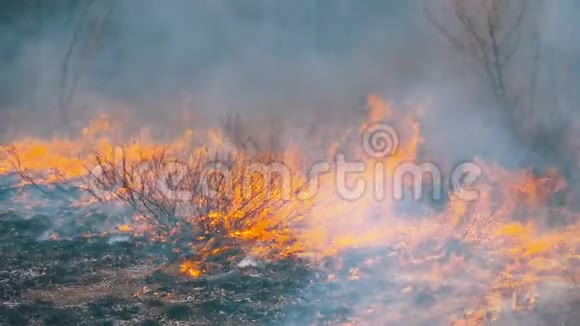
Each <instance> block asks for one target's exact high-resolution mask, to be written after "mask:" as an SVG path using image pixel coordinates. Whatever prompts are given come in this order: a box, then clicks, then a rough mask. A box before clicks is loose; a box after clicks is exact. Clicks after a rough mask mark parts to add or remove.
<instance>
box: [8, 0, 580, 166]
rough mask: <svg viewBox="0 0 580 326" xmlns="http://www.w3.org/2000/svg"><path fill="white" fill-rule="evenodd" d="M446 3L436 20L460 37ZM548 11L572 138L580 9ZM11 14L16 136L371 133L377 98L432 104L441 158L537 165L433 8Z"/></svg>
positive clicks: (361, 5) (549, 100)
mask: <svg viewBox="0 0 580 326" xmlns="http://www.w3.org/2000/svg"><path fill="white" fill-rule="evenodd" d="M445 3H446V2H445V1H439V2H436V3H435V6H434V7H435V13H436V14H437V15H438V16H439V17H441V19H442V21H444V22H450V25H449V26H450V28H454V26H456V24H453V15H452V14H451V13H450V10H449V8H448V7H447V6H445ZM534 3H535V4H536V6H535V7H534V8H535V10H536V12H535V15H536V16H535V18H534V19H535V21H536V22H537V26H539V28H538V29H539V31H540V33H539V35H540V38H539V40H540V41H539V44H541V56H538V58H537V60H539V62H540V64H539V67H540V68H539V69H538V71H539V72H538V76H539V77H538V87H537V88H538V89H539V91H538V94H537V95H536V97H537V98H538V100H537V103H538V104H536V105H535V107H536V108H535V111H534V112H535V113H533V115H534V117H533V119H535V120H538V121H542V122H541V124H542V125H544V126H545V129H546V130H550V131H551V130H558V129H562V128H563V125H564V124H571V125H574V122H575V121H576V120H578V119H577V116H578V114H576V112H577V111H579V110H578V107H577V103H579V102H578V97H579V95H578V92H577V91H576V89H577V85H578V81H579V80H580V79H579V78H580V56H579V55H578V54H579V49H578V47H579V45H580V42H578V41H579V37H580V36H579V34H578V27H579V23H578V21H580V19H578V18H579V17H578V16H579V15H580V14H578V13H579V12H580V11H579V10H578V9H580V5H579V4H578V3H577V1H572V0H568V1H566V0H562V1H554V2H548V1H536V2H534ZM0 8H2V10H3V14H2V15H1V16H0V17H1V20H0V24H1V29H0V47H1V57H0V60H1V61H0V69H1V70H0V71H1V73H0V115H1V119H0V128H2V129H1V132H0V136H1V137H3V139H8V138H9V137H14V136H15V135H19V134H39V135H44V136H47V135H49V134H54V133H55V130H56V133H61V132H64V130H77V129H78V128H80V127H82V126H83V124H84V123H85V122H86V121H87V119H90V117H92V116H94V115H95V114H97V113H98V112H101V111H103V112H109V113H111V114H112V115H113V116H114V117H117V116H118V118H119V119H127V120H131V121H133V122H134V123H135V124H139V125H153V126H155V127H157V128H160V129H168V130H175V129H177V128H175V127H176V126H177V127H179V128H184V127H204V126H209V125H213V124H215V123H216V121H217V119H219V118H220V117H223V116H224V115H225V114H227V113H231V112H237V113H240V114H241V116H242V117H243V118H244V120H246V121H249V122H248V123H249V124H253V128H254V129H255V130H256V131H257V132H258V133H260V132H261V131H263V129H264V128H267V127H268V126H267V121H271V120H279V121H283V124H287V125H291V126H292V128H293V130H302V128H303V129H304V130H305V132H304V133H303V134H305V133H306V130H308V129H309V128H310V129H311V128H316V126H321V125H330V126H337V127H339V126H343V125H354V124H356V123H358V122H359V121H360V120H361V119H363V115H364V113H362V111H364V108H365V102H364V99H365V97H366V96H367V94H369V93H371V92H374V93H378V94H380V95H381V96H383V98H385V99H386V100H388V101H391V102H393V103H395V104H397V103H410V104H411V105H413V103H423V104H424V103H428V105H423V106H425V111H426V114H425V118H424V129H425V133H426V136H427V138H428V139H429V141H428V143H430V144H431V146H432V148H433V150H435V151H441V152H443V153H448V154H449V155H452V156H453V157H457V158H462V157H464V156H470V155H472V154H473V153H479V154H483V155H490V156H492V157H498V156H500V157H504V156H510V157H511V158H515V159H514V161H518V162H519V161H520V160H524V161H525V160H528V159H529V157H534V154H533V153H532V154H530V150H529V149H528V148H527V147H526V146H523V145H521V144H520V142H521V140H520V139H518V138H517V137H515V136H514V135H513V130H510V128H509V127H506V126H505V125H503V124H502V123H501V120H502V112H501V110H500V109H498V108H497V107H496V105H495V104H494V101H493V100H491V92H490V91H489V90H488V89H487V88H486V81H485V80H484V78H482V74H481V71H480V69H479V68H478V67H477V65H476V64H474V63H473V61H472V60H470V58H469V57H468V56H466V55H464V54H462V53H460V52H458V51H456V50H455V49H453V48H452V47H451V46H450V45H449V43H448V42H446V40H445V38H443V37H442V36H441V35H440V33H438V32H437V31H436V30H435V29H434V28H433V26H432V25H431V24H430V23H429V22H428V21H427V20H426V19H425V15H424V12H423V1H418V0H416V1H394V0H391V1H370V0H359V1H345V0H336V1H331V0H315V1H267V0H247V1H233V0H232V1H227V0H214V1H201V0H197V1H190V0H171V1H160V0H143V1H138V0H122V1H105V0H103V1H93V2H91V1H81V2H77V1H71V0H58V1H52V2H48V1H47V2H43V1H32V0H28V1H22V0H20V1H17V0H10V1H8V0H4V1H3V2H2V4H1V5H0ZM524 26H525V27H524V28H529V25H524ZM524 34H525V33H524ZM535 44H536V43H535ZM530 53H531V46H530V45H529V44H528V43H526V39H525V37H524V40H523V42H522V46H521V51H519V52H518V53H517V56H518V59H517V60H516V62H517V63H518V65H515V67H514V68H512V69H513V70H515V71H516V72H517V73H516V74H515V75H516V78H515V79H516V81H515V83H517V82H518V78H519V80H520V81H525V80H526V79H529V72H528V71H527V70H526V69H528V68H526V66H525V64H526V63H527V62H529V61H530V60H531V54H530ZM520 63H521V65H519V64H520ZM519 71H521V74H520V73H519ZM128 112H129V113H128ZM128 116H130V118H128ZM528 118H530V117H528V116H523V117H522V121H524V120H526V119H528ZM530 119H531V118H530ZM64 120H66V123H65V121H64ZM302 136H304V135H302ZM304 138H307V137H305V136H304ZM572 138H573V137H572ZM560 140H561V141H562V142H564V141H567V140H565V139H560V138H559V141H560ZM531 152H533V151H531ZM540 156H542V155H540Z"/></svg>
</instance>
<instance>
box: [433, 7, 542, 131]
mask: <svg viewBox="0 0 580 326" xmlns="http://www.w3.org/2000/svg"><path fill="white" fill-rule="evenodd" d="M429 3H431V4H432V3H433V2H425V3H424V4H425V5H424V9H425V14H426V17H427V20H428V21H429V22H430V23H431V25H432V26H433V27H435V29H436V30H437V31H438V32H439V33H440V34H441V35H442V36H443V37H444V38H445V39H446V40H447V41H448V42H449V43H450V44H451V45H452V46H453V48H455V49H456V50H458V51H460V52H462V53H464V54H465V55H467V56H468V57H469V58H471V59H472V60H473V61H474V62H476V63H477V64H478V65H479V66H480V68H481V69H482V71H483V73H484V75H485V77H486V79H487V80H488V82H489V85H490V86H491V90H492V91H493V94H494V95H495V97H496V99H497V101H498V104H499V105H500V107H502V108H503V109H504V110H507V111H508V112H506V113H507V114H508V118H509V119H511V121H510V122H512V123H514V124H515V123H516V120H515V119H516V118H517V114H516V112H515V111H516V110H517V109H516V108H517V107H518V106H519V103H520V100H521V96H522V95H521V93H522V92H515V91H514V90H513V89H510V78H509V77H510V70H509V68H510V66H511V65H512V64H514V55H515V54H516V52H517V50H518V48H520V47H521V42H522V39H523V38H524V35H523V32H524V31H525V30H524V28H523V26H524V21H525V20H526V18H527V17H529V16H530V12H531V10H530V7H531V5H532V3H531V0H470V1H467V0H448V1H447V3H446V5H448V6H449V9H450V10H451V13H452V16H453V20H454V21H455V24H456V25H458V27H459V28H453V25H452V23H451V22H450V23H449V24H445V23H443V21H444V20H446V21H449V20H448V19H447V17H436V14H435V13H434V10H433V6H432V5H430V4H429ZM438 3H440V2H438ZM533 71H535V69H533ZM529 80H530V81H531V82H532V83H534V82H535V79H534V77H532V78H529ZM530 86H531V85H530ZM528 90H530V89H529V88H528ZM514 127H516V126H514Z"/></svg>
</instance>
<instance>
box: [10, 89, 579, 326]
mask: <svg viewBox="0 0 580 326" xmlns="http://www.w3.org/2000/svg"><path fill="white" fill-rule="evenodd" d="M368 103H369V106H370V110H369V117H368V120H367V121H365V122H363V123H362V125H361V126H360V128H358V129H353V130H354V131H350V132H349V133H348V134H347V135H345V136H344V137H343V139H340V140H337V141H335V142H334V143H332V144H328V148H329V149H328V151H327V153H328V156H329V157H328V159H329V161H330V162H335V158H336V155H337V154H338V153H340V151H343V150H344V149H345V148H347V149H348V152H349V153H350V154H351V155H352V157H350V160H353V161H354V160H356V161H358V162H363V163H365V165H366V166H381V167H382V168H383V173H384V175H383V177H389V176H393V175H394V174H395V171H396V169H397V168H398V167H399V166H400V165H401V164H403V163H405V162H416V161H418V160H419V156H420V155H419V152H420V148H421V146H423V144H424V140H423V139H422V137H421V127H420V123H419V121H418V119H417V117H415V116H411V115H403V114H400V113H399V112H397V111H396V110H395V109H394V108H392V107H391V106H390V105H389V104H388V103H387V102H385V101H383V100H382V99H381V98H380V97H378V96H376V95H371V96H370V97H369V99H368ZM377 122H387V123H389V124H391V125H393V126H396V127H397V129H398V130H400V131H401V134H400V135H399V137H400V139H399V144H398V147H397V150H396V151H394V152H393V153H391V155H389V156H387V157H384V158H376V157H369V155H367V153H365V152H364V151H362V150H361V149H360V148H358V147H357V146H355V145H353V143H352V142H349V139H352V138H357V137H358V136H359V133H361V132H364V130H366V128H368V126H370V125H372V124H373V123H377ZM115 128H118V126H115V124H114V123H111V121H110V120H109V119H107V118H106V117H104V116H103V117H100V118H98V119H96V120H95V121H93V122H91V123H90V125H89V126H88V127H87V128H85V129H83V131H82V135H81V136H80V138H78V139H66V138H63V139H51V140H40V139H32V138H24V139H20V140H17V141H15V142H13V143H12V144H10V146H6V147H4V148H0V174H2V173H9V172H12V171H21V172H22V171H24V172H26V174H27V175H31V176H33V179H32V180H33V181H34V182H36V183H38V184H41V183H54V182H61V181H63V180H66V181H70V180H78V179H83V178H87V177H91V175H90V173H89V171H91V167H94V166H96V165H98V164H99V163H101V165H103V162H106V163H112V164H116V165H119V166H122V167H123V170H122V171H121V172H116V173H118V175H117V176H116V177H120V178H121V179H123V181H124V182H123V185H122V186H120V187H119V188H118V189H116V190H115V191H116V197H115V198H121V199H122V201H125V202H128V201H129V202H130V201H131V200H136V199H135V198H139V197H138V196H140V195H142V194H146V195H148V196H151V198H156V200H158V202H156V203H161V206H163V205H165V206H163V207H161V208H171V209H172V210H171V209H170V210H169V211H170V213H168V214H167V215H163V216H161V215H162V214H161V213H159V214H160V216H157V217H156V219H152V218H151V216H150V215H151V214H153V210H151V209H150V208H149V210H145V211H144V212H143V211H142V212H140V213H139V214H137V215H135V216H136V217H135V218H134V219H133V221H132V222H131V223H127V224H122V225H119V226H118V227H117V230H118V231H120V232H138V231H139V232H140V234H144V233H151V234H153V233H157V234H159V237H158V238H157V239H158V240H162V241H170V240H169V239H172V238H174V237H176V236H185V234H186V233H188V232H193V234H194V236H193V237H192V239H191V246H192V247H193V248H194V250H193V251H194V252H195V258H193V259H188V260H185V261H183V262H181V264H180V268H179V271H180V272H181V273H183V274H185V275H187V276H189V277H193V278H199V277H202V276H204V275H205V274H207V273H209V270H210V269H211V268H208V267H207V266H206V265H205V261H207V260H208V258H210V257H216V256H219V255H223V254H224V252H227V251H228V250H229V248H230V247H233V246H241V247H242V248H243V250H244V251H245V254H247V255H251V256H253V257H258V258H263V259H283V258H286V257H291V256H301V257H307V258H309V259H312V261H313V262H318V261H321V260H323V259H324V258H328V257H337V256H340V254H341V253H343V252H345V251H347V250H351V249H359V250H362V249H369V248H386V249H388V252H390V256H389V257H388V259H389V260H392V261H393V262H395V263H396V264H395V265H396V267H395V269H396V275H398V276H397V277H399V278H400V281H401V282H402V283H403V286H402V287H401V289H400V290H399V291H400V293H401V294H404V295H406V296H411V295H413V294H414V293H416V292H417V291H433V292H437V290H440V289H442V288H445V289H447V290H448V291H455V292H456V295H459V296H464V297H469V298H474V297H476V298H479V300H471V299H470V301H469V302H468V303H465V302H462V303H457V302H455V301H456V300H455V301H454V300H453V299H454V298H453V296H454V294H450V295H449V296H448V299H445V298H441V299H440V300H442V302H443V303H441V304H438V305H434V306H433V308H432V310H433V311H429V312H428V311H425V312H424V313H432V314H433V315H434V316H438V317H440V318H443V319H445V318H449V317H448V316H453V317H451V320H449V322H451V323H452V324H456V325H461V324H465V325H470V324H472V323H482V322H483V321H485V320H486V319H494V318H496V317H497V316H498V315H499V314H500V313H501V312H502V311H504V310H506V309H508V310H509V309H511V310H513V311H519V310H526V309H532V307H533V306H534V304H535V303H536V302H537V300H538V298H539V297H541V295H542V294H541V292H539V290H538V289H539V287H540V285H542V284H545V283H549V282H563V281H564V278H565V273H566V272H571V273H572V275H573V277H578V274H580V272H579V271H578V270H577V266H578V261H579V260H580V258H579V257H580V256H579V255H578V245H579V241H580V240H579V237H578V234H580V223H579V219H578V215H577V213H576V212H575V211H573V210H572V209H568V208H567V205H566V206H563V205H562V206H551V205H550V200H551V199H552V198H553V197H554V196H555V195H557V194H558V193H560V192H562V191H565V190H566V186H567V185H566V180H564V178H563V177H562V176H561V175H560V174H559V173H558V172H557V171H554V170H549V171H546V173H545V174H544V175H541V176H535V175H534V174H533V173H531V171H527V170H523V171H512V170H508V169H505V168H503V167H501V166H499V165H497V164H490V163H487V162H483V161H481V160H476V162H477V163H478V164H479V165H480V166H482V167H483V170H484V171H485V173H484V177H483V179H482V180H481V182H480V183H479V184H478V186H477V189H478V191H479V198H478V199H477V200H475V201H464V200H461V199H459V198H453V197H451V198H449V200H448V201H447V202H446V204H445V207H443V208H441V209H439V210H434V209H432V210H427V211H426V213H422V215H421V216H412V214H403V213H401V212H400V211H398V207H399V206H401V203H400V202H398V201H396V200H394V199H393V197H392V194H388V193H387V194H385V196H383V197H384V198H383V199H382V200H377V199H376V198H375V197H374V196H373V194H372V193H371V192H365V193H364V194H362V196H360V198H357V199H356V200H345V199H344V198H341V196H340V194H338V193H337V191H336V189H337V187H338V185H337V174H336V172H335V171H333V170H332V169H329V171H328V172H327V173H324V174H321V175H318V180H317V181H318V182H317V187H316V189H306V188H305V186H306V185H308V183H309V182H310V181H312V179H310V178H311V176H309V175H307V174H306V173H305V171H304V169H303V166H301V162H303V156H304V154H303V153H302V152H301V151H300V148H299V146H298V145H293V146H289V147H288V149H287V150H286V151H284V152H282V153H258V154H255V153H254V154H250V153H247V152H244V150H243V149H237V152H236V153H235V157H233V158H231V157H229V159H230V161H228V164H229V170H228V171H229V172H230V173H231V174H230V175H229V177H230V178H231V180H232V181H233V186H232V187H231V188H229V189H226V188H225V187H224V184H223V182H221V181H219V180H217V181H215V180H214V181H215V183H214V184H213V186H214V189H213V190H215V191H216V192H217V194H218V196H217V198H219V200H215V199H213V198H210V197H203V196H194V197H191V198H188V201H187V204H185V205H184V204H182V203H181V204H179V205H178V204H175V203H174V202H172V201H171V200H170V198H167V197H163V196H159V194H158V193H157V192H155V189H149V188H146V186H147V185H149V186H156V185H157V184H156V183H153V182H152V181H151V180H153V177H155V176H158V175H157V174H156V173H157V172H158V171H157V170H155V169H150V170H149V171H148V172H147V173H143V174H142V175H139V178H134V177H135V176H136V174H137V173H138V172H139V170H138V169H137V168H136V167H137V166H138V164H139V163H142V162H148V163H151V164H152V165H153V166H156V167H158V166H161V165H164V164H166V163H167V162H168V161H167V160H169V157H172V156H171V155H169V154H175V153H184V152H187V153H188V154H191V155H190V156H189V158H187V159H186V160H185V166H186V168H187V169H188V171H190V170H191V171H194V172H195V171H197V170H195V169H196V168H199V164H200V163H199V162H200V159H203V160H206V159H208V158H210V157H212V155H213V156H217V155H218V154H216V153H219V149H220V148H221V149H223V147H224V146H225V144H226V141H225V137H224V136H223V134H222V133H221V132H220V131H219V130H209V131H202V132H197V131H193V130H186V131H184V133H183V134H182V137H180V138H178V139H176V140H175V141H173V142H170V143H164V142H157V141H155V140H153V139H151V138H150V137H148V136H147V132H146V131H142V133H141V134H140V135H139V137H135V139H140V141H138V142H134V141H130V142H126V143H123V142H119V140H118V139H116V140H115V141H114V138H115V137H113V135H115V134H116V131H115V130H114V129H115ZM357 130H358V131H357ZM95 153H97V154H98V155H95ZM228 155H229V154H228ZM277 160H278V161H284V162H286V163H287V164H286V165H285V167H286V168H288V170H287V171H285V170H282V173H286V172H287V173H288V175H289V176H291V178H290V179H291V180H292V182H291V183H290V184H288V185H286V187H283V186H282V185H281V184H280V183H283V180H282V182H278V181H276V180H267V179H266V178H265V177H264V176H263V175H260V174H259V173H257V172H255V171H254V172H253V173H249V174H248V168H249V167H250V166H251V163H252V162H258V163H261V164H270V163H272V162H276V161H277ZM104 165H105V166H106V164H104ZM186 175H187V176H188V178H189V177H190V178H189V179H188V178H186V179H187V182H188V183H187V184H186V185H187V186H190V185H192V184H193V183H194V181H195V180H194V179H195V178H194V177H193V176H194V175H195V173H188V174H186ZM357 178H358V179H360V180H366V181H369V180H370V181H372V180H376V178H377V175H376V171H375V170H372V169H368V170H365V171H363V172H361V173H360V174H359V175H358V176H357ZM137 179H138V180H137ZM356 181H357V179H356V178H354V177H350V179H348V180H346V183H347V184H349V185H353V184H354V183H355V182H356ZM81 184H82V182H81ZM140 185H141V186H143V185H145V186H143V187H144V190H141V192H138V191H136V190H135V189H138V188H139V186H140ZM145 188H146V189H145ZM298 193H300V194H301V197H300V199H296V197H291V198H290V199H289V198H288V194H290V195H292V196H294V195H295V194H298ZM248 194H250V195H248ZM225 199H227V200H226V201H224V200H225ZM136 201H137V203H135V205H136V206H139V200H138V199H137V200H136ZM132 203H133V202H132ZM141 204H142V203H141ZM172 205H173V206H172ZM139 208H143V207H139ZM177 210H181V215H183V216H181V219H178V220H173V216H172V214H174V213H173V212H174V211H177ZM164 219H166V220H164ZM144 224H145V226H143V225H144ZM163 225H169V226H170V230H168V231H167V230H164V231H163V232H161V231H159V229H160V228H161V226H163ZM188 228H191V229H195V230H191V229H188ZM200 229H201V230H200ZM156 231H159V232H156ZM216 235H219V239H218V238H217V237H215V236H216ZM51 237H52V236H51ZM56 237H57V236H56V235H55V239H56ZM212 237H214V238H212ZM212 239H213V240H212ZM378 261H380V259H379V258H372V259H367V260H366V261H365V262H364V263H362V264H361V266H358V267H351V268H349V269H348V272H347V274H348V275H347V276H346V277H345V279H347V280H350V281H361V280H364V279H365V278H366V277H371V276H367V275H368V273H367V272H365V271H366V270H368V269H369V268H377V267H376V266H375V265H377V264H379V263H378ZM466 275H468V277H467V276H466ZM407 276H408V277H407ZM384 277H385V278H388V277H389V276H388V275H386V274H385V275H384ZM340 279H341V276H340V274H339V273H338V272H337V271H332V272H331V273H329V275H328V277H327V281H328V282H333V283H334V282H338V281H340ZM449 289H450V290H449ZM446 300H448V301H446ZM445 302H447V306H445ZM506 302H510V304H507V305H506ZM465 304H469V305H470V310H469V312H463V313H461V312H460V311H462V309H465V307H464V305H465ZM385 309H386V311H384V315H385V316H400V315H401V314H402V312H401V311H397V310H393V309H395V308H389V309H390V310H389V309H387V308H385ZM364 311H366V312H365V314H377V313H380V311H381V307H377V306H375V305H373V306H372V308H368V309H365V310H364ZM463 311H465V310H463Z"/></svg>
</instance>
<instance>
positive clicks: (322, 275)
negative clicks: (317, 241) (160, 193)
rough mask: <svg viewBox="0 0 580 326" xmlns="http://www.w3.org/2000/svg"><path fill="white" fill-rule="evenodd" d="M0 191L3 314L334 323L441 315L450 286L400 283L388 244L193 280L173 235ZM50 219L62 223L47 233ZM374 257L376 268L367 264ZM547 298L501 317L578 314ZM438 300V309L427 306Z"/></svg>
mask: <svg viewBox="0 0 580 326" xmlns="http://www.w3.org/2000/svg"><path fill="white" fill-rule="evenodd" d="M2 196H3V195H2V194H0V205H3V204H5V205H4V206H0V253H1V257H0V325H278V324H283V325H307V324H327V325H334V324H339V323H341V322H349V321H353V320H357V319H358V320H360V319H359V318H357V316H360V314H361V312H363V313H364V311H366V310H368V307H369V306H370V307H372V306H376V307H377V309H379V310H380V309H381V308H380V307H381V306H389V307H399V306H400V307H403V308H401V309H398V310H399V311H403V313H402V315H401V314H398V315H397V314H395V315H394V316H393V317H395V318H396V319H397V320H400V321H401V322H400V323H399V324H401V325H409V324H412V325H444V324H447V323H446V322H443V321H441V320H445V318H446V317H448V315H446V314H447V312H446V308H445V307H443V308H442V309H439V308H438V305H440V299H441V298H447V299H448V298H449V296H453V295H454V294H453V293H454V289H453V288H452V286H451V285H450V286H443V287H440V288H438V289H436V290H433V289H430V288H428V287H422V286H421V285H420V284H418V285H417V286H414V287H413V290H412V291H411V292H408V291H406V290H405V288H406V287H407V285H408V284H409V283H408V282H407V281H408V279H409V277H410V278H413V276H412V275H397V272H396V270H395V268H394V267H393V266H391V263H390V261H389V259H390V258H389V256H390V252H389V251H388V250H387V249H384V250H383V251H376V250H375V251H372V252H368V251H367V252H363V251H360V250H359V251H356V250H353V251H352V252H347V253H344V254H343V255H342V256H341V257H340V259H338V258H337V261H327V262H323V263H321V264H317V265H316V266H313V265H310V264H307V263H306V262H305V261H303V260H301V259H298V258H288V259H286V260H280V261H276V262H260V263H259V264H256V265H251V266H250V267H244V268H242V267H238V265H237V264H232V263H226V262H229V261H231V258H232V257H231V256H230V257H226V256H224V257H222V259H223V262H224V264H223V265H224V266H227V268H222V269H221V270H217V271H214V272H212V273H210V274H208V275H207V276H204V277H201V278H196V279H194V278H190V277H187V276H184V275H182V274H181V273H179V271H178V265H179V262H180V261H181V260H182V259H183V257H180V255H179V254H177V253H176V252H175V251H174V250H173V249H174V248H175V245H174V244H167V243H156V242H152V241H148V240H146V239H141V238H131V237H129V236H126V235H121V234H102V233H101V231H102V228H101V226H102V225H103V223H106V220H107V219H108V217H107V216H106V215H102V214H97V213H95V214H93V215H89V216H84V215H83V216H82V217H77V218H71V216H59V215H58V214H64V215H66V214H69V213H70V212H68V213H67V212H60V213H58V214H57V215H58V216H55V215H50V216H49V215H38V214H37V215H34V214H32V215H29V216H26V217H24V216H22V215H19V214H18V213H15V212H13V211H10V210H9V209H6V207H8V206H9V205H8V204H7V201H6V200H7V198H8V197H7V196H5V197H4V198H2ZM55 221H59V224H58V225H55V224H56V222H55ZM63 221H65V222H63ZM54 230H62V232H61V234H59V237H58V238H52V239H51V238H50V237H49V236H48V235H49V234H50V233H51V232H53V231H54ZM82 234H84V235H85V236H79V235H82ZM90 234H92V235H91V236H89V235H90ZM95 234H97V235H95ZM98 234H101V235H98ZM451 247H453V246H450V248H451ZM376 257H381V259H382V262H381V263H380V264H379V267H378V268H377V267H376V266H375V267H372V268H368V269H365V267H364V266H365V264H364V262H365V260H367V259H369V258H376ZM238 261H239V260H238ZM361 266H362V267H361ZM353 271H356V273H354V274H353ZM359 274H360V275H361V276H362V277H354V276H358V275H359ZM385 275H392V277H391V276H388V277H385ZM329 279H336V280H339V281H338V282H337V281H335V282H329V281H328V280H329ZM402 279H403V280H407V281H404V282H403V281H401V280H402ZM417 279H419V277H417ZM575 293H576V294H578V292H577V291H576V292H575ZM556 298H557V299H556V300H555V301H554V300H549V301H547V302H543V303H540V304H539V308H538V309H536V310H534V311H532V312H525V313H522V314H521V315H520V314H518V315H510V316H505V317H503V319H502V318H500V319H499V320H498V323H499V324H505V325H511V324H525V325H530V324H538V325H578V321H579V320H580V308H579V307H580V300H578V298H579V296H577V295H575V296H570V297H566V298H563V296H561V295H556ZM456 301H459V303H457V304H458V305H462V304H464V302H462V301H463V300H462V299H461V298H459V299H457V300H456ZM456 308H457V307H454V308H453V309H451V310H453V311H454V312H456V311H457V309H456ZM437 309H439V310H441V311H442V315H440V316H438V317H439V318H442V319H441V320H439V319H438V320H433V318H432V315H429V314H426V313H424V312H426V311H430V310H437ZM371 310H372V309H371ZM395 310H397V309H395ZM466 313H467V311H466ZM363 320H364V319H363ZM369 323H370V324H373V325H375V324H378V325H381V324H384V323H383V322H382V321H381V318H380V317H379V319H374V320H372V322H366V323H365V322H363V323H360V324H362V325H365V324H369Z"/></svg>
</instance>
